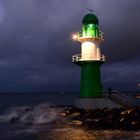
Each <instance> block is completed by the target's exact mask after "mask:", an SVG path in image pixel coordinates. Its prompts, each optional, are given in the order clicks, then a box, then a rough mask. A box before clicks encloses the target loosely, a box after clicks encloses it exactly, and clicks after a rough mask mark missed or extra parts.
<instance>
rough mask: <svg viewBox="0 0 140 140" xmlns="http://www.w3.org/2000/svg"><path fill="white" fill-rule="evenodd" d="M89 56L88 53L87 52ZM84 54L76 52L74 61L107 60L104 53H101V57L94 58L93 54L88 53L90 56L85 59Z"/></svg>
mask: <svg viewBox="0 0 140 140" xmlns="http://www.w3.org/2000/svg"><path fill="white" fill-rule="evenodd" d="M86 56H87V54H86ZM83 58H84V56H83V55H81V54H76V55H73V56H72V62H79V61H103V62H104V61H105V56H104V55H103V54H101V56H100V58H99V59H97V58H93V55H90V54H89V55H88V58H85V59H83Z"/></svg>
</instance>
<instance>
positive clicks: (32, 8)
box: [0, 0, 140, 91]
mask: <svg viewBox="0 0 140 140" xmlns="http://www.w3.org/2000/svg"><path fill="white" fill-rule="evenodd" d="M139 5H140V1H139V0H133V1H132V0H123V1H121V0H118V1H116V0H106V1H104V0H100V1H99V0H87V1H85V0H76V1H75V0H59V1H58V0H51V1H46V0H41V1H39V0H20V1H19V0H12V1H11V0H4V1H3V0H0V83H1V85H0V89H1V91H3V90H4V91H6V90H11V89H13V90H16V89H18V90H23V89H27V90H34V89H36V87H37V88H38V89H40V90H41V89H45V88H44V87H47V86H48V85H79V80H80V68H79V67H78V66H76V65H74V64H72V63H71V56H72V55H73V54H76V53H79V52H80V44H79V43H75V42H73V41H72V40H71V34H72V33H73V32H75V31H79V30H80V28H81V20H82V17H83V16H84V15H85V14H86V13H87V8H88V7H90V8H93V9H94V10H95V13H96V14H97V15H98V17H99V20H100V28H101V30H102V31H103V32H104V34H105V41H104V43H103V44H102V46H101V49H102V51H103V52H104V54H105V55H106V61H107V64H106V65H104V66H103V67H102V80H103V83H104V84H105V85H106V86H110V85H116V88H120V87H121V85H125V86H124V87H125V88H127V87H130V85H132V88H133V86H134V85H135V84H136V83H137V82H140V77H139V75H140V73H139V71H140V66H139V60H140V57H139V53H140V47H139V46H140V39H139V36H140V27H139V26H138V25H139V24H140V19H139V13H140V9H139ZM130 75H131V76H130Z"/></svg>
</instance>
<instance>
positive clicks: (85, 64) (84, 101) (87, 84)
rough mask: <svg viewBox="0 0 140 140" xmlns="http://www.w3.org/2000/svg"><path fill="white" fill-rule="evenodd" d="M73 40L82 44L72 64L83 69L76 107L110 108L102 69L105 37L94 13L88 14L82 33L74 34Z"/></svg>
mask: <svg viewBox="0 0 140 140" xmlns="http://www.w3.org/2000/svg"><path fill="white" fill-rule="evenodd" d="M73 39H74V40H75V41H79V42H80V43H81V53H80V54H76V55H73V56H72V62H73V63H75V64H77V65H79V66H80V67H81V80H80V96H79V98H78V99H76V106H77V107H92V106H93V107H105V106H104V105H105V104H106V106H107V107H108V105H110V104H112V102H110V101H109V102H108V101H107V100H106V99H105V98H104V97H103V92H102V88H103V87H102V83H101V75H100V67H101V65H102V64H103V63H105V56H104V55H103V54H102V53H101V50H100V45H101V43H102V42H103V41H104V36H103V32H101V31H100V28H99V20H98V17H97V16H96V15H95V14H93V13H89V14H86V15H85V16H84V18H83V20H82V29H81V31H79V32H78V33H76V34H74V35H73ZM106 101H107V102H106ZM102 104H104V105H102Z"/></svg>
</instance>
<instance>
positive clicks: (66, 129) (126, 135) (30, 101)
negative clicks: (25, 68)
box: [0, 92, 140, 140]
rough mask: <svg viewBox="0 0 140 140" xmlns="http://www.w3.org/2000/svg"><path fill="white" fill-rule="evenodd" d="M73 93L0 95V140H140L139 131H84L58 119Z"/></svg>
mask: <svg viewBox="0 0 140 140" xmlns="http://www.w3.org/2000/svg"><path fill="white" fill-rule="evenodd" d="M78 95H79V93H77V92H70V93H69V92H48V93H45V92H43V93H39V92H37V93H36V92H30V93H27V92H26V93H0V140H140V131H124V130H96V128H95V129H94V130H87V129H86V128H84V127H83V126H77V127H73V126H71V125H70V124H69V120H68V119H67V118H65V117H64V116H60V113H62V112H63V110H64V109H65V108H69V107H71V106H73V105H74V102H75V98H77V97H78Z"/></svg>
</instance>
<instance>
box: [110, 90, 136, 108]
mask: <svg viewBox="0 0 140 140" xmlns="http://www.w3.org/2000/svg"><path fill="white" fill-rule="evenodd" d="M108 98H110V99H112V100H113V101H115V102H116V103H119V104H120V105H122V106H125V107H130V106H134V100H133V99H132V98H130V97H128V96H126V95H124V94H122V93H120V92H111V93H109V94H108Z"/></svg>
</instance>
